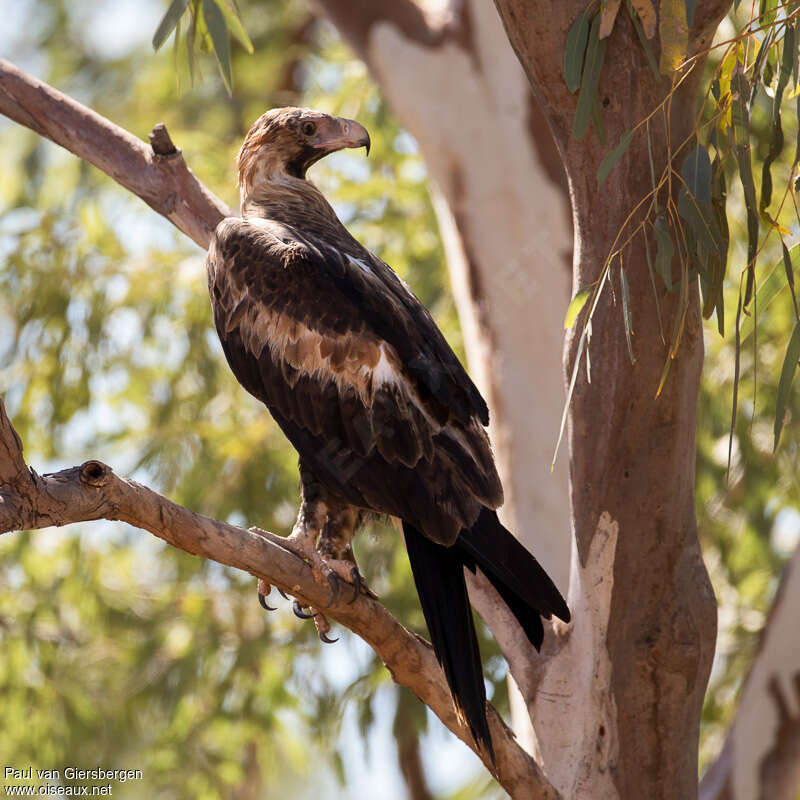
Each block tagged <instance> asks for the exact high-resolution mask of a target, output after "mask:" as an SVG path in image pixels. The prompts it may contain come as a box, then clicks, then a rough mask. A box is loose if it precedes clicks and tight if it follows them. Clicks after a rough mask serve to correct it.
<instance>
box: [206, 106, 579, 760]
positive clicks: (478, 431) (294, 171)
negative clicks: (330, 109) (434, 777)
mask: <svg viewBox="0 0 800 800" xmlns="http://www.w3.org/2000/svg"><path fill="white" fill-rule="evenodd" d="M360 147H365V148H366V151H367V154H368V153H369V147H370V138H369V134H368V133H367V131H366V129H365V128H364V127H363V126H362V125H360V124H359V123H358V122H356V121H354V120H349V119H343V118H339V117H335V116H331V115H328V114H324V113H320V112H318V111H313V110H310V109H303V108H294V107H291V108H279V109H272V110H270V111H268V112H266V113H265V114H263V115H262V116H261V117H259V119H258V120H256V122H255V123H254V124H253V126H252V127H251V128H250V131H249V132H248V134H247V136H246V138H245V140H244V143H243V144H242V147H241V150H240V152H239V156H238V159H237V167H238V176H239V191H240V198H241V214H242V216H241V218H238V217H236V218H233V217H232V218H226V219H224V220H223V221H222V222H220V223H219V225H218V227H217V228H216V231H215V233H214V237H213V240H212V242H211V245H210V247H209V251H208V258H207V261H206V266H207V271H208V286H209V293H210V296H211V304H212V307H213V315H214V323H215V325H216V329H217V332H218V334H219V338H220V341H221V343H222V348H223V350H224V352H225V356H226V358H227V361H228V364H229V365H230V367H231V369H232V370H233V373H234V375H235V376H236V378H237V380H238V381H239V383H240V384H241V385H242V386H243V387H244V388H245V389H246V390H247V391H248V392H250V394H252V395H253V396H255V397H256V398H257V399H258V400H260V401H261V402H263V403H264V405H265V406H266V407H267V408H268V409H269V411H270V413H271V414H272V416H273V418H274V419H275V421H276V423H277V424H278V426H279V427H280V428H281V430H282V431H283V433H284V434H285V436H286V437H287V439H288V440H289V441H290V442H291V443H292V445H293V446H294V447H295V449H296V450H297V452H298V454H299V471H300V494H301V502H300V508H299V512H298V516H297V521H296V523H295V525H294V527H293V529H292V532H291V534H290V535H289V536H288V537H280V536H276V535H274V534H268V533H266V532H262V533H263V534H264V535H266V536H269V537H270V538H273V539H274V540H275V541H277V543H279V544H280V545H281V546H283V547H285V548H286V549H288V550H290V551H291V552H293V553H295V554H297V555H298V556H300V557H301V558H303V559H304V560H305V561H307V562H308V563H309V564H310V566H311V568H312V570H313V573H314V577H315V579H316V580H318V581H320V582H328V583H329V584H330V586H331V589H332V602H333V600H335V599H336V598H337V597H338V592H339V585H340V581H344V582H346V583H347V584H350V585H352V587H353V593H354V594H353V596H354V598H355V597H357V596H358V593H359V592H361V591H368V589H367V588H366V586H365V584H363V582H362V580H361V575H360V573H359V571H358V568H357V566H356V565H355V559H354V557H353V551H352V540H353V536H354V534H355V532H356V530H357V528H358V527H359V526H360V525H361V524H362V523H363V521H364V520H365V519H366V518H367V517H368V516H369V515H374V514H379V515H389V516H390V517H393V518H396V520H399V521H400V524H401V526H402V531H403V535H404V538H405V545H406V549H407V551H408V557H409V561H410V564H411V570H412V573H413V576H414V582H415V584H416V588H417V592H418V595H419V599H420V603H421V606H422V611H423V615H424V617H425V621H426V623H427V626H428V630H429V632H430V637H431V641H432V643H433V648H434V652H435V654H436V658H437V659H438V661H439V664H440V665H441V667H442V669H443V670H444V673H445V676H446V679H447V683H448V685H449V688H450V692H451V694H452V697H453V701H454V707H455V710H456V713H457V715H458V716H459V718H460V719H461V720H463V721H464V722H465V723H466V725H467V726H468V728H469V730H470V732H471V734H472V736H473V738H474V739H475V742H476V744H477V745H478V747H479V748H483V749H484V750H485V752H487V753H488V754H489V756H490V758H491V760H492V761H494V751H493V748H492V741H491V736H490V733H489V725H488V721H487V717H486V693H485V687H484V682H483V674H482V668H481V661H480V653H479V650H478V641H477V637H476V635H475V628H474V623H473V617H472V610H471V607H470V603H469V598H468V595H467V587H466V582H465V575H464V570H465V569H468V570H470V571H471V572H472V573H475V572H476V570H477V569H480V570H481V572H483V574H484V575H485V576H486V577H487V578H488V580H489V581H490V582H491V583H492V584H493V586H494V587H495V588H496V589H497V591H498V592H499V594H500V597H501V598H502V599H503V601H504V602H505V603H506V604H507V605H508V607H509V609H510V610H511V611H512V612H513V614H514V615H515V617H516V618H517V620H518V621H519V623H520V625H521V626H522V628H523V629H524V631H525V633H526V635H527V637H528V639H529V640H530V641H531V643H532V644H533V645H534V646H535V647H536V648H537V649H538V648H539V647H540V646H541V643H542V639H543V626H542V618H544V619H550V618H551V616H552V615H555V616H557V617H559V618H560V619H562V620H564V621H565V622H568V621H569V619H570V612H569V609H568V608H567V605H566V603H565V602H564V599H563V598H562V596H561V594H560V593H559V591H558V589H557V588H556V587H555V585H554V584H553V582H552V581H551V580H550V578H549V577H548V575H547V573H546V572H545V571H544V569H543V568H542V567H541V566H540V565H539V563H538V562H537V561H536V559H535V558H534V557H533V556H532V555H531V554H530V553H529V552H528V551H527V550H526V549H525V547H524V546H523V545H522V544H521V543H520V542H519V541H518V540H517V539H516V538H515V537H514V536H513V535H512V534H511V533H510V532H509V531H508V530H507V529H506V528H504V527H503V525H502V524H501V523H500V521H499V519H498V517H497V513H496V509H497V508H498V507H499V506H500V505H501V504H502V502H503V487H502V485H501V483H500V478H499V477H498V474H497V470H496V468H495V465H494V459H493V456H492V450H491V446H490V443H489V438H488V436H487V433H486V430H485V429H486V426H487V425H488V424H489V410H488V408H487V405H486V402H485V400H484V399H483V397H482V396H481V393H480V392H479V391H478V389H477V388H476V386H475V384H474V383H473V382H472V381H471V380H470V378H469V375H468V374H467V372H466V371H465V369H464V368H463V367H462V365H461V363H460V362H459V360H458V358H457V356H456V355H455V353H453V351H452V349H451V348H450V346H449V345H448V344H447V341H446V340H445V338H444V336H443V335H442V333H441V331H440V330H439V329H438V327H437V326H436V323H435V322H434V321H433V318H432V317H431V315H430V314H429V313H428V311H427V309H426V308H425V307H424V306H423V305H422V303H421V302H420V301H419V300H418V299H417V298H416V297H415V296H414V294H413V293H412V291H411V290H410V289H409V287H408V286H407V285H406V283H405V282H404V281H402V280H401V279H400V278H399V277H398V276H397V275H396V274H395V272H394V271H393V270H392V269H391V268H390V267H389V266H388V265H387V264H385V263H384V262H383V261H381V259H380V258H378V257H377V256H375V255H374V254H373V253H371V252H370V251H369V250H367V249H366V248H365V247H364V246H363V245H362V244H360V243H359V242H358V241H357V240H356V239H354V238H353V236H351V235H350V233H349V232H348V231H347V229H346V228H345V227H344V225H343V224H342V223H341V221H340V220H339V219H338V217H337V216H336V213H335V212H334V210H333V208H332V207H331V205H330V204H329V203H328V202H327V200H326V199H325V197H324V196H323V195H322V193H321V192H320V190H319V189H318V188H317V187H316V186H315V185H314V184H313V183H312V182H311V181H310V180H308V179H307V178H306V171H307V170H308V168H309V167H311V165H312V164H314V163H315V162H316V161H318V160H319V159H321V158H322V157H323V156H326V155H328V154H329V153H333V152H335V151H337V150H341V149H343V148H360ZM259 588H260V590H261V589H263V588H264V587H263V586H261V585H260V587H259ZM260 599H261V601H262V604H264V603H263V596H262V595H260ZM264 605H266V604H264ZM295 611H296V613H298V612H301V613H300V615H302V616H309V615H307V614H304V613H302V609H301V608H300V607H299V605H298V603H297V601H295Z"/></svg>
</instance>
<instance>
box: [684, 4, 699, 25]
mask: <svg viewBox="0 0 800 800" xmlns="http://www.w3.org/2000/svg"><path fill="white" fill-rule="evenodd" d="M696 5H697V0H686V22H687V24H688V25H689V27H691V25H692V23H693V22H694V7H695V6H696Z"/></svg>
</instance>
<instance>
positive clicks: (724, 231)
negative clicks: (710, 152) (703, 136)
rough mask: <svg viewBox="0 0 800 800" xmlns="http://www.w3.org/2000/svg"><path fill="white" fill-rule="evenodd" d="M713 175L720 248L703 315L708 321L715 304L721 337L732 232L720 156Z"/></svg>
mask: <svg viewBox="0 0 800 800" xmlns="http://www.w3.org/2000/svg"><path fill="white" fill-rule="evenodd" d="M711 172H712V175H713V178H712V181H711V208H712V215H713V216H712V219H714V221H715V222H716V231H717V232H718V237H719V238H718V244H719V248H718V250H717V252H716V253H711V254H710V255H709V259H708V271H709V287H708V297H707V298H706V305H705V306H704V308H703V315H704V316H705V317H706V319H708V317H710V316H711V310H710V305H709V303H713V305H714V308H716V311H717V329H718V330H719V333H720V336H724V335H725V299H724V296H723V292H722V288H723V284H724V281H725V272H726V268H727V265H728V247H729V244H730V231H729V230H728V216H727V214H726V204H727V199H728V193H727V187H726V186H725V168H724V167H723V165H722V162H721V160H720V157H719V155H716V156H715V157H714V163H713V164H712V165H711Z"/></svg>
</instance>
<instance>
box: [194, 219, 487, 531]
mask: <svg viewBox="0 0 800 800" xmlns="http://www.w3.org/2000/svg"><path fill="white" fill-rule="evenodd" d="M342 230H343V229H342ZM207 268H208V278H209V291H210V294H211V300H212V305H213V309H214V321H215V324H216V327H217V330H218V332H219V335H220V338H221V340H222V344H223V349H224V350H225V354H226V356H227V358H228V361H229V363H230V365H231V367H232V369H233V371H234V373H235V375H236V377H237V378H238V379H239V381H240V382H241V383H242V384H243V385H244V386H245V388H246V389H247V390H248V391H250V392H251V393H252V394H253V395H255V396H256V397H257V398H259V399H260V400H262V401H263V402H264V403H265V404H266V405H267V406H268V407H269V409H270V411H271V412H272V414H273V416H275V418H276V420H277V421H278V423H279V424H280V425H281V427H282V428H283V430H284V432H285V433H286V434H287V436H288V437H289V438H290V440H292V442H293V444H294V445H295V447H296V448H297V449H298V450H299V451H300V453H301V455H302V456H303V457H304V458H306V459H307V460H309V461H310V462H312V463H314V462H315V461H316V463H317V467H318V469H320V470H325V469H326V465H325V464H324V463H320V459H321V456H320V453H322V454H323V455H324V454H326V453H327V454H328V455H330V454H331V449H332V448H333V450H334V451H336V453H335V455H336V456H337V457H339V456H342V453H344V454H345V455H352V456H353V458H356V459H357V460H358V461H357V465H358V469H355V470H354V471H352V473H348V474H347V475H346V476H344V478H342V476H336V475H334V476H333V477H334V478H336V477H338V478H339V481H338V483H339V484H340V488H341V490H342V491H343V492H347V493H348V494H347V496H346V499H347V500H348V501H349V502H351V503H353V504H355V505H362V506H366V507H369V508H372V509H373V510H377V511H381V512H385V513H390V514H394V515H397V516H405V517H406V518H409V517H410V518H412V519H415V520H416V521H417V522H418V523H419V524H420V525H421V526H423V527H428V528H430V535H432V538H436V539H442V538H446V539H454V538H455V536H457V535H458V530H459V529H460V528H461V527H468V526H469V525H471V524H472V523H473V522H474V521H475V518H476V517H477V515H478V513H479V512H480V508H481V506H488V507H490V508H496V507H497V506H498V505H499V504H500V503H501V502H502V487H501V484H500V480H499V478H498V476H497V472H496V469H495V467H494V463H493V458H492V454H491V449H490V445H489V440H488V437H487V436H486V433H485V430H484V428H483V423H484V422H485V421H486V417H485V414H484V413H483V412H484V409H485V405H481V404H482V403H483V401H482V399H480V395H479V394H478V393H477V390H476V389H475V388H474V386H473V385H472V382H471V381H470V380H469V378H468V376H467V375H466V372H464V370H463V368H462V367H461V365H460V363H459V362H458V360H457V358H456V357H455V355H454V354H453V353H452V351H451V350H450V348H449V347H448V346H447V344H446V342H444V339H443V337H441V334H440V333H439V332H438V330H437V329H436V327H435V324H434V323H433V320H432V319H431V318H430V315H429V314H428V312H427V311H426V310H425V309H424V307H423V306H422V304H421V303H419V301H418V300H417V299H416V298H415V297H414V295H413V294H412V293H411V292H410V290H409V289H408V287H407V286H406V285H405V284H404V283H403V282H402V281H400V279H399V278H397V276H396V275H395V274H394V272H392V271H391V270H390V268H389V267H388V266H386V265H385V264H383V262H381V261H380V260H379V259H377V258H375V257H374V256H372V254H370V253H369V252H368V251H366V250H364V249H363V248H361V246H360V245H357V243H355V240H353V239H351V238H350V237H349V235H346V237H340V238H339V239H338V240H337V237H336V236H331V237H324V236H320V235H319V233H318V231H316V230H314V229H313V227H312V229H311V232H309V230H308V229H307V228H306V227H305V226H304V227H303V228H302V231H301V230H298V227H296V226H290V225H286V224H283V223H280V222H276V221H273V220H263V219H256V220H252V219H246V220H242V219H235V218H231V219H226V220H223V221H222V222H221V223H220V225H219V226H218V228H217V231H216V234H215V237H214V241H213V243H212V246H211V248H210V249H209V255H208V260H207ZM432 332H435V335H434V334H433V333H432ZM476 395H477V397H478V398H479V399H480V403H476V400H475V396H476ZM345 460H347V459H346V458H345ZM328 477H330V476H328ZM398 485H403V486H405V488H406V491H405V492H404V493H398V492H394V491H392V488H393V487H397V486H398ZM431 502H432V503H433V504H434V505H436V506H437V507H438V510H437V511H436V512H435V514H434V516H435V517H436V519H435V520H434V521H432V522H431V523H430V525H425V520H426V515H427V517H430V515H431V512H430V510H428V511H426V512H425V513H422V509H423V507H424V506H425V505H426V504H428V505H429V504H431ZM398 504H400V505H402V504H410V506H414V507H415V508H416V507H418V508H419V510H420V513H415V508H411V507H409V508H406V507H399V505H398ZM443 517H446V518H447V519H448V520H449V524H446V525H444V528H443V527H442V518H443ZM434 528H435V529H434Z"/></svg>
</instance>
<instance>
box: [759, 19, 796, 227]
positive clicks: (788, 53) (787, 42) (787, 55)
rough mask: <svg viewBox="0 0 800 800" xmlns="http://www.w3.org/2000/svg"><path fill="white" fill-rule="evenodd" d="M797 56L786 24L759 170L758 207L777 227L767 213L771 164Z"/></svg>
mask: <svg viewBox="0 0 800 800" xmlns="http://www.w3.org/2000/svg"><path fill="white" fill-rule="evenodd" d="M796 57H797V45H796V43H795V29H794V26H793V25H791V24H790V25H787V26H786V33H785V34H784V37H783V56H782V58H781V69H780V72H779V73H778V85H777V86H776V87H775V95H774V96H773V98H772V137H771V139H770V143H769V152H768V153H767V157H766V158H765V159H764V165H763V167H762V170H761V201H760V202H759V204H758V209H759V211H760V213H761V216H762V217H763V218H764V220H765V221H766V222H767V223H768V224H771V225H773V226H776V227H777V223H776V222H775V220H773V219H772V217H770V216H769V214H767V209H768V208H769V205H770V203H771V202H772V172H771V168H772V164H773V162H774V161H775V159H776V158H778V156H779V155H780V154H781V153H782V152H783V144H784V139H783V126H782V124H781V103H782V101H783V92H784V90H785V89H786V86H787V84H788V83H789V79H790V78H791V77H792V66H793V64H794V59H795V58H796Z"/></svg>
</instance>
